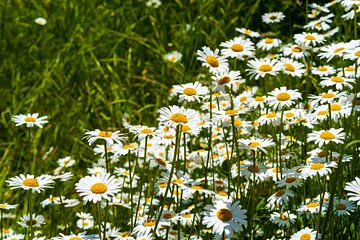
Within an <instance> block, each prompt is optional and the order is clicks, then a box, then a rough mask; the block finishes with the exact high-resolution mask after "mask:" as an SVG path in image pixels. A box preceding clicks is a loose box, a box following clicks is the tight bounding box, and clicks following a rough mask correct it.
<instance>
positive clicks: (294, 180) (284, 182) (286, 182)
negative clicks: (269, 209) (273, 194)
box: [276, 173, 304, 189]
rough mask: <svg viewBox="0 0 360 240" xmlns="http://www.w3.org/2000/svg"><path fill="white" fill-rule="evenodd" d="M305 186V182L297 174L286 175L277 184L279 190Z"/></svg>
mask: <svg viewBox="0 0 360 240" xmlns="http://www.w3.org/2000/svg"><path fill="white" fill-rule="evenodd" d="M303 184H304V182H303V180H302V179H301V178H300V177H299V175H298V174H295V173H292V174H291V173H290V174H286V175H285V176H284V178H283V179H281V180H279V181H277V182H276V185H277V186H278V187H279V188H283V187H285V188H286V189H291V188H298V187H300V186H302V185H303Z"/></svg>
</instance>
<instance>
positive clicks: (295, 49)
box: [291, 47, 302, 53]
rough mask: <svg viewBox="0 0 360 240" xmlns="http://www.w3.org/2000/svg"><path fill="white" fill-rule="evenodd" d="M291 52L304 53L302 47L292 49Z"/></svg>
mask: <svg viewBox="0 0 360 240" xmlns="http://www.w3.org/2000/svg"><path fill="white" fill-rule="evenodd" d="M291 51H293V52H297V53H298V52H302V48H301V47H292V48H291Z"/></svg>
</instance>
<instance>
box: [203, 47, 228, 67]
mask: <svg viewBox="0 0 360 240" xmlns="http://www.w3.org/2000/svg"><path fill="white" fill-rule="evenodd" d="M197 55H198V58H197V59H198V60H199V61H201V62H203V63H202V65H203V66H205V67H207V68H209V71H210V72H211V73H216V72H223V71H226V70H227V69H228V66H229V65H228V62H227V59H226V57H225V56H220V55H219V49H216V50H215V51H214V52H213V51H211V49H210V48H208V47H202V50H198V51H197Z"/></svg>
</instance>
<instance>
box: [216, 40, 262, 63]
mask: <svg viewBox="0 0 360 240" xmlns="http://www.w3.org/2000/svg"><path fill="white" fill-rule="evenodd" d="M220 46H221V47H224V48H223V49H221V54H222V55H223V56H225V57H231V58H237V59H240V60H242V59H244V58H249V57H252V56H254V52H255V47H254V43H253V42H252V41H250V40H249V39H244V38H242V37H236V38H234V39H232V40H229V41H226V42H223V43H221V44H220Z"/></svg>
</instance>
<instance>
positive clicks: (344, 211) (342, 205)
mask: <svg viewBox="0 0 360 240" xmlns="http://www.w3.org/2000/svg"><path fill="white" fill-rule="evenodd" d="M334 208H335V210H334V214H335V215H337V216H344V215H345V216H346V215H350V214H351V213H352V212H354V210H355V208H356V207H355V204H354V203H352V202H350V201H348V200H345V199H339V198H335V199H334Z"/></svg>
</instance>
